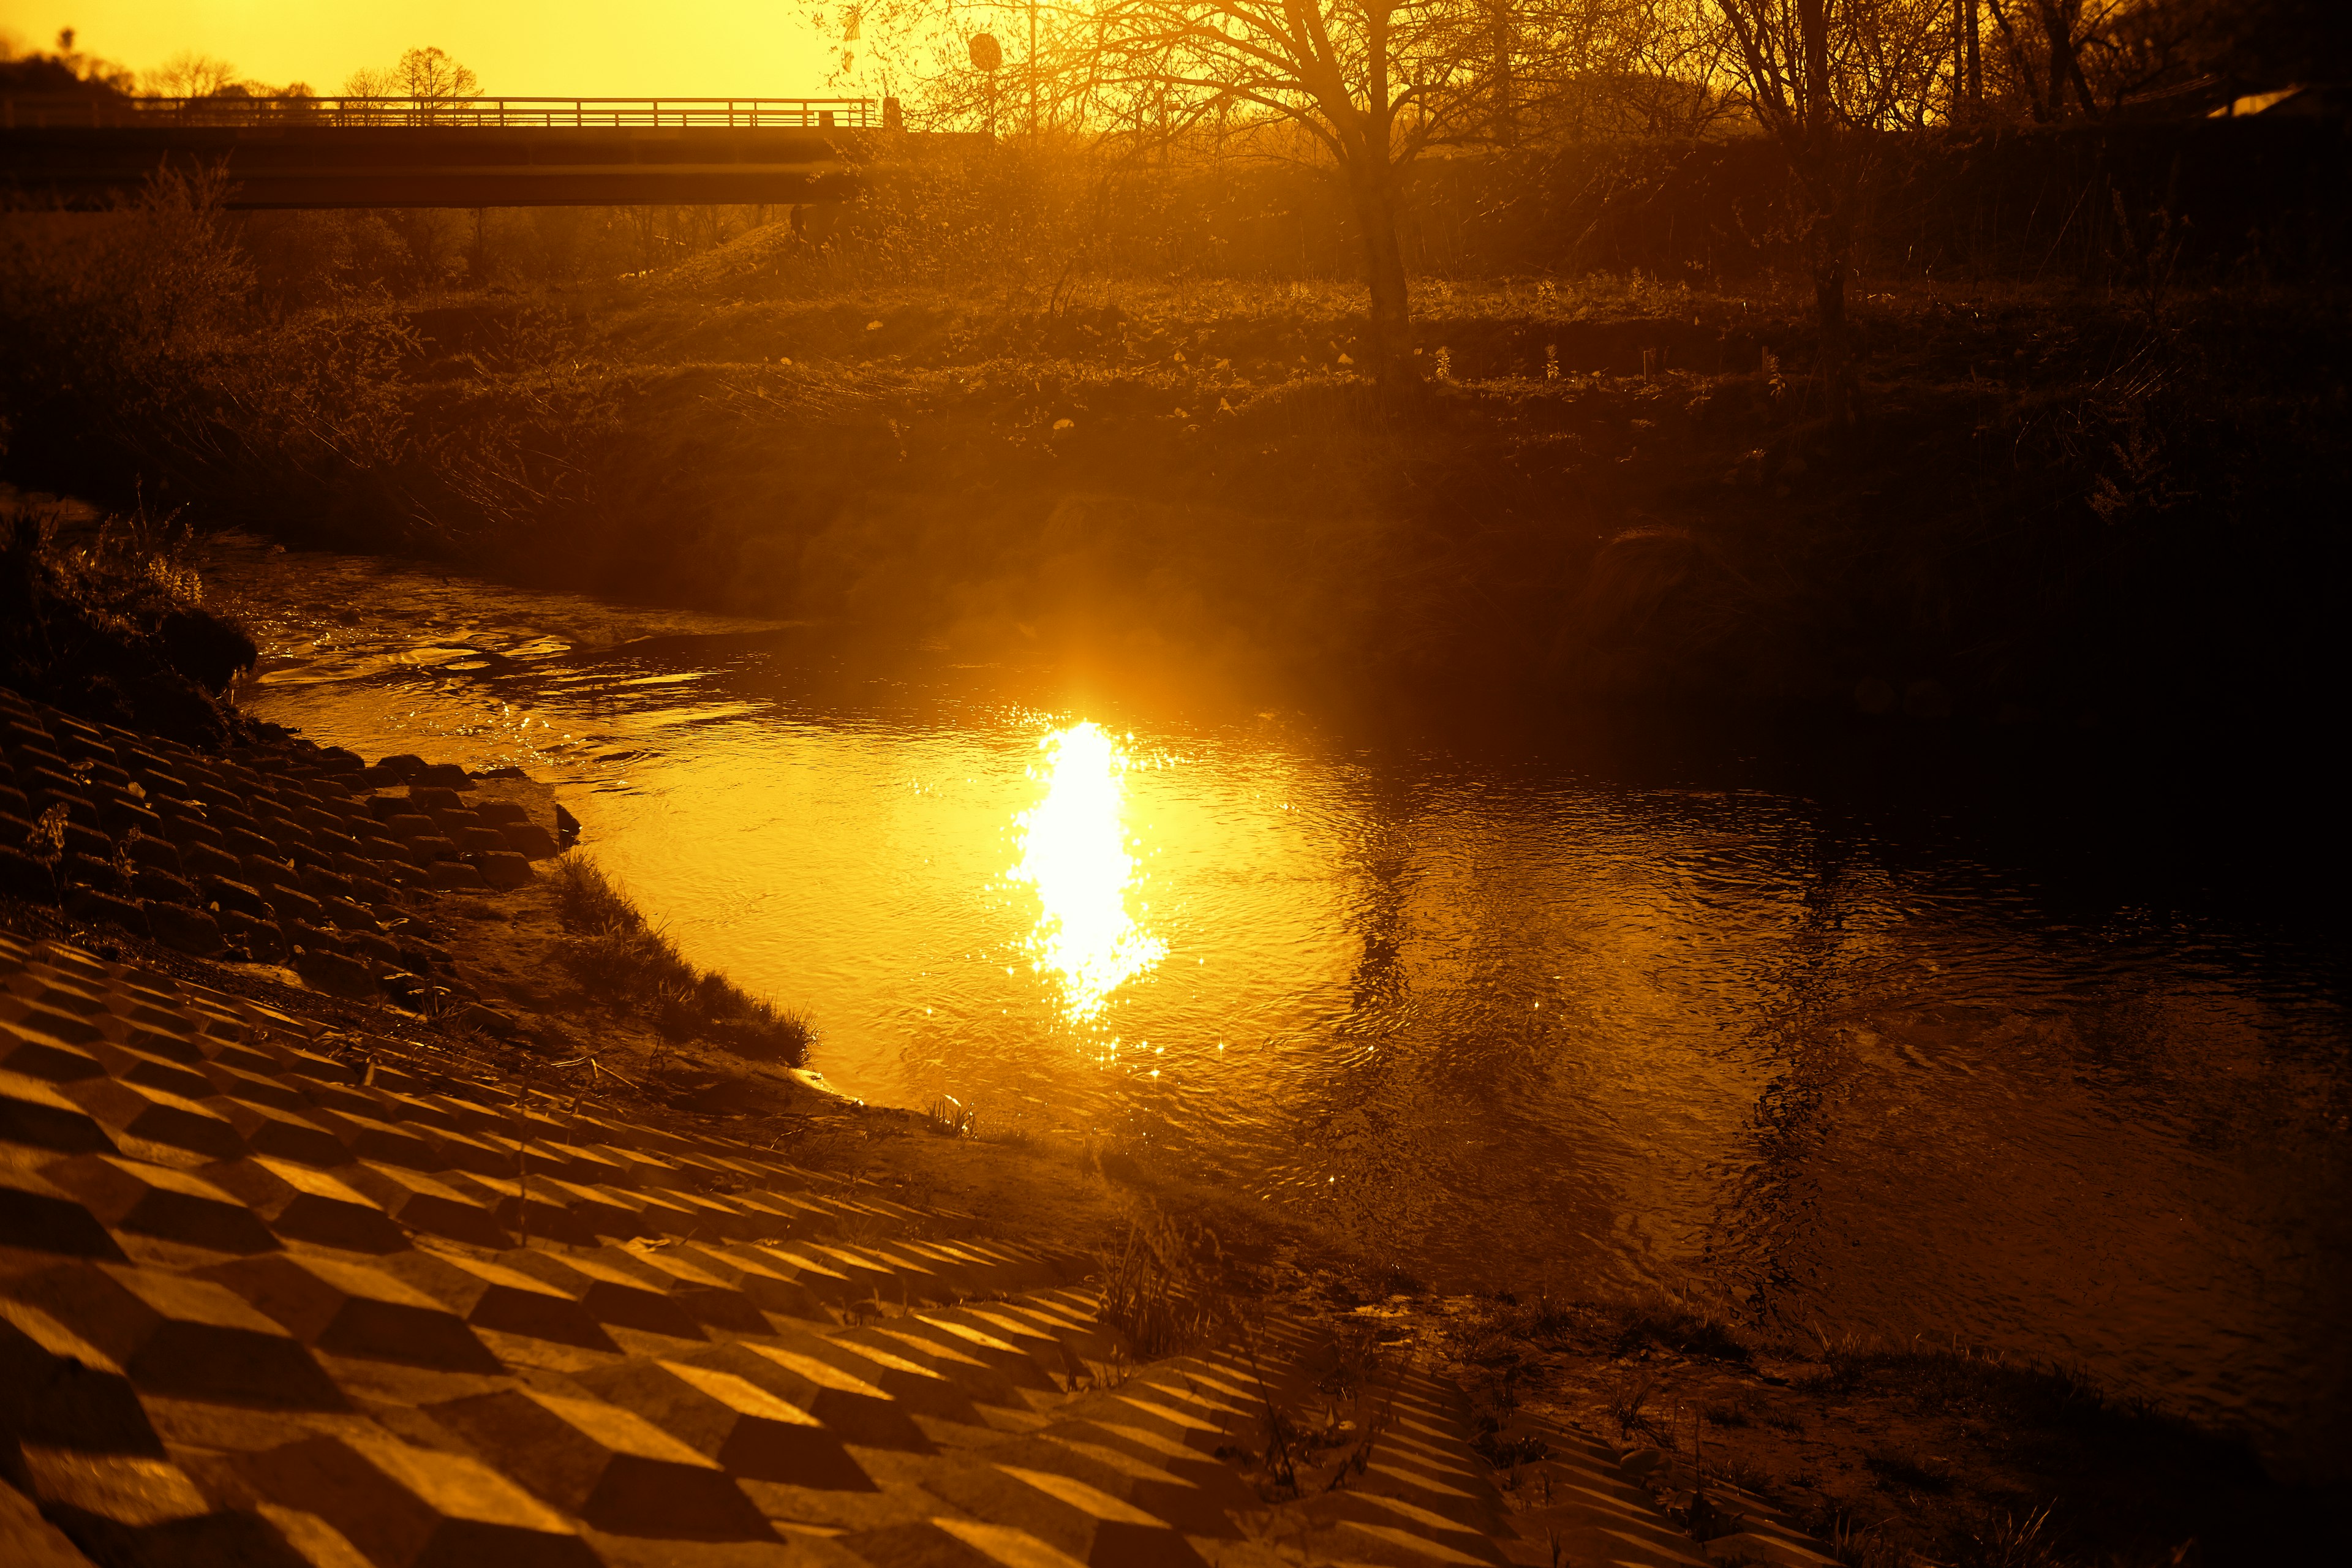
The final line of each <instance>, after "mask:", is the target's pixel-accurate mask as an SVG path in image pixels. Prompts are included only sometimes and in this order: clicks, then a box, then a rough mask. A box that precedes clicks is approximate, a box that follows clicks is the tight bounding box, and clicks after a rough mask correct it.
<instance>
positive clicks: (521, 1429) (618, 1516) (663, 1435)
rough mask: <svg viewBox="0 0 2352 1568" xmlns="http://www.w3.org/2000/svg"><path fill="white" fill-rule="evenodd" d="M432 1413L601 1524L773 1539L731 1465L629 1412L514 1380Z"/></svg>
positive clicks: (630, 1531)
mask: <svg viewBox="0 0 2352 1568" xmlns="http://www.w3.org/2000/svg"><path fill="white" fill-rule="evenodd" d="M425 1413H426V1414H427V1415H431V1416H432V1417H433V1419H434V1420H435V1421H436V1422H438V1423H439V1424H440V1425H441V1426H445V1427H446V1428H447V1429H448V1430H449V1431H451V1432H453V1433H455V1434H456V1435H457V1436H458V1437H460V1438H462V1439H463V1440H464V1441H465V1442H466V1444H467V1447H471V1448H472V1449H473V1450H474V1451H475V1452H476V1453H478V1454H479V1455H480V1456H482V1458H484V1460H486V1461H487V1462H488V1463H489V1464H491V1465H493V1466H495V1467H497V1468H499V1470H500V1471H502V1472H503V1473H505V1474H507V1475H509V1476H511V1477H513V1478H514V1479H516V1480H518V1481H520V1482H521V1483H522V1485H524V1486H525V1487H527V1488H529V1489H530V1490H531V1491H533V1492H535V1493H537V1494H538V1495H539V1496H541V1497H542V1498H544V1499H546V1500H548V1501H550V1502H551V1503H553V1504H555V1505H556V1506H557V1507H558V1508H561V1509H562V1510H564V1511H565V1512H567V1513H572V1514H577V1515H578V1516H579V1517H580V1518H581V1519H582V1520H583V1521H586V1522H587V1523H589V1524H592V1525H594V1526H595V1527H596V1528H597V1529H599V1530H609V1531H614V1532H615V1533H617V1534H623V1535H645V1536H655V1537H661V1538H667V1539H672V1540H705V1541H711V1540H716V1541H763V1540H773V1539H774V1531H772V1530H771V1529H770V1528H769V1527H768V1521H767V1520H766V1519H765V1518H763V1517H762V1516H761V1512H760V1510H758V1509H757V1508H755V1507H753V1506H752V1504H751V1499H749V1498H747V1497H745V1496H744V1495H743V1489H741V1488H740V1487H739V1486H737V1485H736V1484H735V1483H734V1482H733V1481H732V1480H730V1479H729V1478H728V1475H727V1473H726V1471H724V1470H723V1469H721V1468H719V1466H718V1465H716V1464H713V1463H712V1462H711V1461H710V1460H709V1458H705V1457H704V1456H703V1455H701V1454H698V1453H697V1452H695V1450H694V1449H692V1448H690V1447H687V1446H686V1445H685V1444H684V1443H681V1442H679V1441H678V1440H677V1438H676V1437H674V1436H670V1435H669V1434H668V1433H667V1432H664V1431H662V1430H661V1429H660V1428H658V1427H656V1426H653V1425H651V1424H650V1423H648V1422H647V1421H646V1420H645V1419H644V1418H642V1417H641V1416H638V1415H634V1414H632V1413H631V1412H629V1411H626V1410H622V1409H617V1408H615V1407H614V1406H613V1405H605V1404H602V1403H599V1402H596V1401H593V1400H584V1399H569V1398H563V1397H561V1396H558V1395H555V1394H543V1393H540V1392H537V1391H535V1390H530V1389H521V1388H513V1389H502V1390H500V1391H499V1392H498V1393H495V1394H479V1395H476V1396H475V1397H472V1398H468V1399H458V1400H452V1401H449V1402H446V1403H444V1404H437V1405H428V1406H426V1407H425Z"/></svg>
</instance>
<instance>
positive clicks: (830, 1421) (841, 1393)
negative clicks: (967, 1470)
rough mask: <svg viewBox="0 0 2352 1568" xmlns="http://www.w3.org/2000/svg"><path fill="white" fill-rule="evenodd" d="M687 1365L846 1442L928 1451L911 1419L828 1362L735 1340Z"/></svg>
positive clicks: (886, 1398)
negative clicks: (744, 1387) (760, 1393)
mask: <svg viewBox="0 0 2352 1568" xmlns="http://www.w3.org/2000/svg"><path fill="white" fill-rule="evenodd" d="M685 1360H686V1363H687V1364H688V1365H689V1366H700V1367H709V1368H710V1369H711V1370H712V1371H714V1372H725V1373H733V1374H734V1375H735V1376H737V1377H740V1378H741V1379H743V1380H744V1381H745V1382H746V1383H750V1384H754V1385H756V1386H758V1387H760V1388H763V1389H765V1390H767V1391H768V1392H769V1393H770V1394H774V1395H775V1396H776V1397H777V1398H779V1399H781V1400H782V1401H783V1402H784V1403H785V1404H787V1405H793V1406H795V1407H797V1408H799V1409H801V1410H804V1411H806V1412H808V1414H810V1415H814V1416H815V1417H816V1418H817V1419H818V1420H819V1421H822V1422H823V1423H824V1425H825V1426H826V1428H827V1429H828V1430H830V1431H832V1432H833V1433H834V1434H835V1436H839V1437H840V1438H841V1440H842V1441H843V1442H845V1443H856V1444H857V1445H859V1446H860V1447H867V1448H904V1449H908V1450H909V1451H911V1452H914V1453H918V1454H928V1453H930V1452H932V1451H933V1449H932V1446H931V1440H930V1439H929V1438H928V1437H926V1436H923V1432H922V1428H921V1427H919V1426H916V1425H915V1422H914V1417H913V1416H911V1415H908V1413H907V1411H906V1410H905V1408H903V1407H902V1406H901V1405H898V1402H897V1401H896V1400H894V1399H892V1398H891V1397H890V1396H889V1395H888V1394H885V1393H884V1392H883V1391H882V1390H881V1389H879V1388H877V1387H876V1386H874V1384H870V1383H866V1382H862V1381H860V1380H859V1379H857V1378H856V1377H853V1376H851V1375H850V1374H849V1373H846V1372H844V1371H843V1370H842V1369H841V1368H839V1367H837V1366H835V1365H833V1364H832V1363H828V1362H823V1361H819V1360H817V1359H816V1358H815V1357H814V1356H807V1355H803V1354H801V1353H799V1352H796V1351H791V1350H786V1349H784V1348H783V1347H782V1346H781V1345H771V1344H759V1343H755V1342H751V1341H749V1340H737V1341H734V1342H730V1343H728V1344H723V1345H719V1346H717V1347H715V1348H713V1349H711V1350H707V1351H703V1352H699V1353H698V1354H695V1355H692V1356H688V1357H686V1358H685Z"/></svg>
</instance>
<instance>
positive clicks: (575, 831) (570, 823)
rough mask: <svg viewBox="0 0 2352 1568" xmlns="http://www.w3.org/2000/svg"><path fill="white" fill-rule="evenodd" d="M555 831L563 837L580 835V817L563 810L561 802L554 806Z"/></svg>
mask: <svg viewBox="0 0 2352 1568" xmlns="http://www.w3.org/2000/svg"><path fill="white" fill-rule="evenodd" d="M555 831H556V832H557V833H558V834H559V835H560V836H562V837H565V838H577V837H580V819H579V818H578V817H576V816H572V814H571V813H570V812H568V811H566V810H564V809H563V806H562V803H561V802H559V803H557V805H556V807H555Z"/></svg>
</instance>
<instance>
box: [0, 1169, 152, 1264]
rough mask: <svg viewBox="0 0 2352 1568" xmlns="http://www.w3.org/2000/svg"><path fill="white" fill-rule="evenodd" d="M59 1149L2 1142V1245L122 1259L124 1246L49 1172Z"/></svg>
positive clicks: (0, 1188) (0, 1204) (73, 1256)
mask: <svg viewBox="0 0 2352 1568" xmlns="http://www.w3.org/2000/svg"><path fill="white" fill-rule="evenodd" d="M57 1157H58V1156H57V1154H56V1152H54V1151H51V1150H47V1149H35V1148H31V1147H28V1146H27V1145H25V1144H21V1143H0V1247H18V1248H22V1249H24V1250H26V1251H27V1252H55V1253H59V1254H62V1255H64V1256H67V1257H70V1258H109V1259H115V1260H120V1259H121V1258H122V1256H123V1254H122V1248H121V1246H120V1245H119V1244H118V1243H117V1242H116V1241H115V1239H114V1237H112V1236H110V1235H109V1234H108V1233H107V1229H106V1226H103V1225H101V1224H100V1223H99V1219H98V1216H97V1215H93V1214H91V1213H90V1212H89V1209H88V1208H86V1207H84V1206H83V1205H82V1204H81V1202H80V1200H79V1199H78V1198H76V1197H74V1196H73V1195H72V1194H69V1193H67V1192H66V1191H64V1190H63V1189H61V1188H59V1187H58V1186H57V1185H56V1184H54V1183H52V1182H50V1181H49V1180H48V1179H47V1177H45V1176H43V1175H42V1174H41V1173H40V1172H41V1167H43V1166H44V1165H47V1164H48V1163H50V1162H51V1161H53V1160H55V1159H56V1158H57Z"/></svg>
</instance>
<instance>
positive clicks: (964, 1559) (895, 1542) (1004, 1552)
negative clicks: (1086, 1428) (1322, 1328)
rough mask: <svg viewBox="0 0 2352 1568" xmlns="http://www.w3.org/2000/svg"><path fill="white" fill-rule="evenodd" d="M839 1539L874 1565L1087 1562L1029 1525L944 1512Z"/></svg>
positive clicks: (935, 1567)
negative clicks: (1038, 1535) (1042, 1537)
mask: <svg viewBox="0 0 2352 1568" xmlns="http://www.w3.org/2000/svg"><path fill="white" fill-rule="evenodd" d="M838 1541H839V1544H840V1545H841V1546H842V1547H843V1548H844V1549H845V1550H846V1551H848V1552H852V1553H854V1554H855V1555H856V1557H857V1558H858V1559H859V1560H860V1561H862V1562H866V1563H872V1564H873V1565H874V1568H1084V1560H1083V1559H1080V1558H1076V1557H1073V1556H1071V1555H1070V1554H1069V1553H1068V1552H1064V1551H1062V1550H1060V1549H1059V1548H1058V1547H1055V1546H1051V1545H1048V1544H1047V1543H1046V1542H1043V1541H1040V1540H1038V1539H1037V1538H1036V1537H1035V1536H1034V1535H1031V1534H1030V1533H1029V1532H1028V1531H1023V1530H1015V1529H1013V1528H1012V1527H1010V1526H1008V1525H1002V1524H987V1523H983V1522H982V1521H978V1520H968V1519H953V1518H938V1519H925V1520H918V1521H910V1522H908V1523H905V1524H892V1525H886V1526H883V1527H882V1528H880V1529H878V1530H863V1531H853V1532H851V1533H849V1534H845V1535H843V1536H841V1537H839V1538H838Z"/></svg>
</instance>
